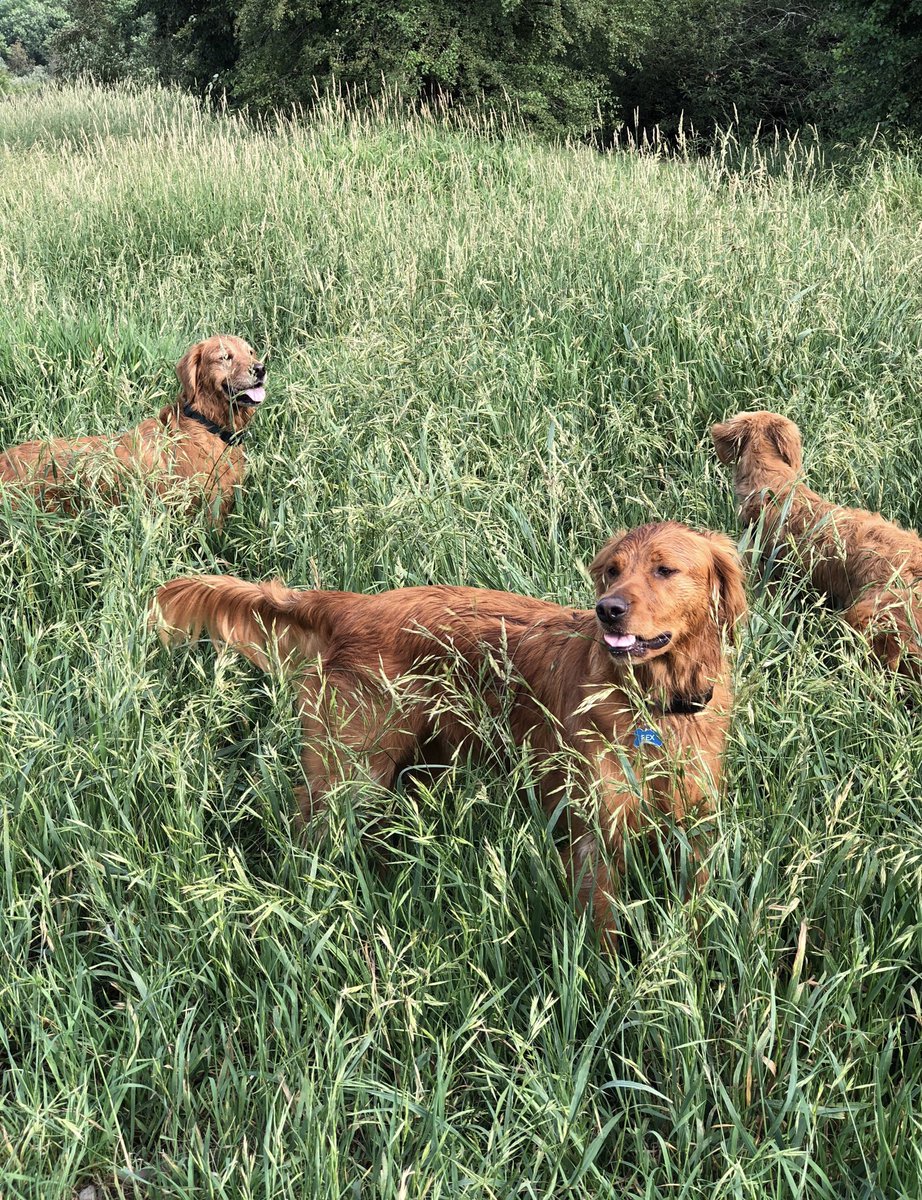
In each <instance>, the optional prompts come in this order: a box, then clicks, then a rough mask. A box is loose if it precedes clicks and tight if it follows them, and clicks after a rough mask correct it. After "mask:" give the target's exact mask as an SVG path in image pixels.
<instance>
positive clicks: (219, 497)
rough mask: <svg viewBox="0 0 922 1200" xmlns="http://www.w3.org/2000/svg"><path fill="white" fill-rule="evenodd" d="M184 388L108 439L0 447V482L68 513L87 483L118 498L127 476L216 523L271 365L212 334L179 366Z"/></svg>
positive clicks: (241, 344) (240, 469)
mask: <svg viewBox="0 0 922 1200" xmlns="http://www.w3.org/2000/svg"><path fill="white" fill-rule="evenodd" d="M176 374H177V375H178V376H179V382H180V384H181V392H180V395H179V397H178V399H177V400H176V401H174V402H173V403H172V404H168V405H166V406H165V407H164V408H163V409H162V410H161V412H160V414H159V416H157V417H151V418H150V419H149V420H146V421H142V422H141V424H140V425H137V426H135V428H134V429H129V430H128V431H127V432H125V433H120V434H115V435H112V436H106V435H102V436H99V437H82V438H75V439H73V440H68V439H65V438H56V439H53V440H51V441H34V442H24V443H23V444H22V445H21V446H14V447H12V448H11V449H9V450H7V451H6V452H5V453H3V454H0V486H3V487H4V489H5V490H10V489H12V491H13V492H14V493H15V492H17V491H20V492H21V491H23V490H26V491H28V492H30V493H31V494H32V495H34V496H35V497H36V498H37V500H38V501H39V503H40V504H42V505H43V507H45V508H47V509H58V510H61V511H72V510H73V509H74V508H75V507H76V506H77V504H78V501H79V497H80V495H81V493H82V492H83V491H85V490H86V489H91V490H93V491H94V492H95V493H96V494H101V495H103V496H105V497H106V498H107V499H108V500H110V501H112V502H113V503H117V502H118V501H119V499H120V497H121V494H122V490H123V487H124V485H125V483H126V482H127V481H128V480H129V479H135V480H138V481H140V482H142V483H143V484H144V485H146V486H148V487H150V488H151V489H153V490H154V491H155V492H157V493H159V494H161V495H168V494H176V493H177V492H181V494H182V496H183V499H184V500H185V497H186V495H188V507H189V508H190V509H194V508H197V507H200V506H204V507H206V508H207V509H208V511H209V512H211V514H212V515H213V516H214V517H215V519H216V520H217V521H218V522H219V523H220V521H222V520H223V518H224V517H225V516H226V514H227V512H228V511H229V509H230V507H231V505H232V504H233V498H234V490H235V488H236V487H237V486H238V485H239V484H240V483H241V482H242V480H243V475H244V468H245V458H244V453H243V448H242V446H241V441H242V439H243V435H244V431H245V430H246V427H247V426H248V425H249V423H250V420H251V419H252V416H253V413H254V412H255V411H256V409H257V408H258V406H259V405H260V404H261V403H262V402H263V400H264V399H265V396H266V390H265V376H266V369H265V367H264V365H263V364H262V363H261V362H260V361H259V359H258V358H257V356H256V354H255V353H254V351H253V350H252V349H251V347H250V346H249V345H247V343H246V342H245V341H243V339H242V338H238V337H231V336H229V335H227V334H221V335H218V336H215V337H210V338H208V339H206V340H205V341H203V342H198V343H197V344H196V345H194V346H192V347H190V349H189V350H188V351H187V352H186V353H185V354H184V355H183V357H182V358H181V359H180V361H179V363H178V364H177V366H176Z"/></svg>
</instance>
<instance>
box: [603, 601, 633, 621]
mask: <svg viewBox="0 0 922 1200" xmlns="http://www.w3.org/2000/svg"><path fill="white" fill-rule="evenodd" d="M630 608H631V602H630V600H626V599H625V598H624V596H603V597H602V599H601V600H600V601H599V602H598V604H597V605H596V606H595V613H596V616H597V617H598V618H599V620H600V621H605V622H611V621H620V620H621V618H622V617H624V616H626V615H627V614H628V612H629V611H630Z"/></svg>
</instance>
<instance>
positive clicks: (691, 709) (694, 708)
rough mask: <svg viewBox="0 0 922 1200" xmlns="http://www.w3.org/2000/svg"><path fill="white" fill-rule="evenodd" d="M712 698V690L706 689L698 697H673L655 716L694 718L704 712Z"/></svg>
mask: <svg viewBox="0 0 922 1200" xmlns="http://www.w3.org/2000/svg"><path fill="white" fill-rule="evenodd" d="M713 698H714V689H713V688H708V690H707V691H706V692H702V693H701V695H700V696H673V698H672V700H671V701H670V703H669V704H667V705H664V706H663V707H662V708H661V709H660V710H659V712H657V713H656V714H655V715H656V716H658V717H694V716H697V714H698V713H700V712H704V710H705V709H706V708H707V706H708V705H709V704H710V703H711V701H712V700H713Z"/></svg>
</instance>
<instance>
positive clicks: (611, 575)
mask: <svg viewBox="0 0 922 1200" xmlns="http://www.w3.org/2000/svg"><path fill="white" fill-rule="evenodd" d="M618 575H619V571H618V568H617V567H609V568H608V570H607V571H606V572H605V578H606V579H617V578H618Z"/></svg>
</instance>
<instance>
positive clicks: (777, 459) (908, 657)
mask: <svg viewBox="0 0 922 1200" xmlns="http://www.w3.org/2000/svg"><path fill="white" fill-rule="evenodd" d="M711 436H712V437H713V439H714V445H715V447H716V450H717V457H718V458H719V459H720V461H721V462H723V463H726V464H728V465H732V466H734V467H735V470H736V477H735V482H734V488H735V492H736V499H737V502H738V504H739V511H740V515H741V517H742V519H743V521H744V522H745V523H746V524H747V525H755V524H757V523H758V522H759V521H760V520H761V521H762V523H763V527H762V554H763V558H764V557H766V556H768V555H771V554H777V555H779V556H781V557H787V558H790V557H791V556H792V555H793V556H794V558H795V559H796V561H797V562H798V563H799V564H800V565H801V566H802V567H803V569H804V571H805V573H806V574H807V576H808V578H809V579H810V581H811V583H812V585H813V587H814V588H815V589H816V590H817V591H818V592H819V593H821V594H822V595H824V596H826V597H827V599H828V601H829V602H830V603H831V604H832V605H833V606H834V607H836V608H840V609H842V610H843V614H842V615H843V616H844V618H845V620H846V621H847V622H848V623H849V625H851V626H852V627H853V628H855V629H856V630H858V631H859V632H860V633H862V634H863V635H865V636H866V637H868V638H869V640H870V643H871V646H872V647H873V651H874V653H875V655H876V657H877V658H878V659H879V660H880V661H881V662H882V663H883V664H885V665H886V666H887V667H889V668H890V669H892V670H896V671H899V672H900V673H901V674H904V675H910V676H914V677H916V678H919V677H922V641H920V629H922V539H920V538H919V536H918V534H916V533H913V532H912V531H911V530H907V529H901V528H900V527H899V526H898V525H895V524H894V523H893V522H892V521H887V520H885V519H884V517H882V516H881V515H880V514H879V513H873V512H867V511H865V510H864V509H861V508H843V507H840V506H839V505H836V504H831V503H830V502H829V501H828V500H824V499H823V497H822V496H819V495H817V493H816V492H814V491H811V489H810V488H809V487H807V485H806V484H805V483H804V482H803V477H802V466H803V453H802V448H801V437H800V430H799V429H798V428H797V426H796V425H795V424H794V422H793V421H789V420H788V419H787V418H786V417H782V416H779V415H778V414H777V413H772V412H747V413H739V414H738V415H737V416H735V417H731V419H730V420H729V421H724V422H722V423H720V424H717V425H714V426H713V427H712V429H711Z"/></svg>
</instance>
